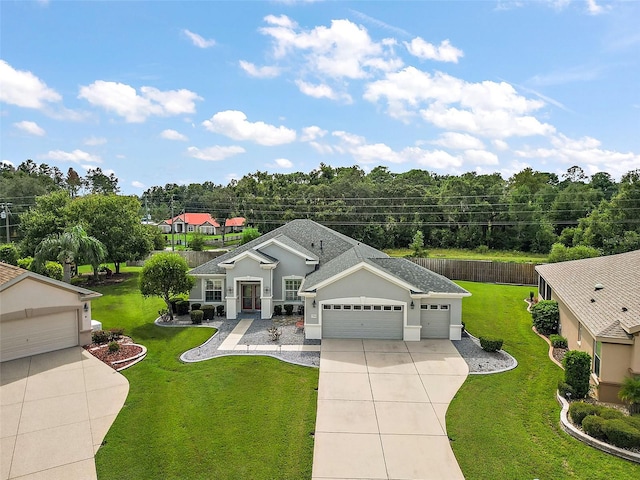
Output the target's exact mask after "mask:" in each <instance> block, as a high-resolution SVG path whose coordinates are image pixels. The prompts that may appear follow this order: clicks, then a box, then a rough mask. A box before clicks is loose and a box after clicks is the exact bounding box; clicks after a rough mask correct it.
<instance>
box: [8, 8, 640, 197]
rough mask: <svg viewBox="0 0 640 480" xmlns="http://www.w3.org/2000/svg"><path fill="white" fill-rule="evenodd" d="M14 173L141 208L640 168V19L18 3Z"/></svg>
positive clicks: (612, 11) (521, 12) (11, 38)
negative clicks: (320, 187)
mask: <svg viewBox="0 0 640 480" xmlns="http://www.w3.org/2000/svg"><path fill="white" fill-rule="evenodd" d="M0 9H1V10H0V16H1V19H0V22H1V24H0V27H1V44H2V48H1V50H0V58H1V62H0V82H1V84H0V100H1V105H0V121H1V122H2V123H1V127H2V128H1V142H2V145H1V147H0V160H2V161H5V162H11V163H12V164H14V165H16V166H17V165H18V164H19V163H21V162H22V161H24V160H26V159H27V158H31V159H33V160H34V161H36V162H38V163H42V162H44V163H48V164H49V165H52V166H53V165H55V166H58V167H59V168H60V169H61V170H62V171H63V172H66V171H67V170H68V168H69V167H73V168H74V169H76V170H77V171H78V172H79V173H80V174H84V173H85V172H86V169H87V168H94V167H100V168H102V169H103V170H104V171H106V172H108V173H110V172H114V173H115V175H116V176H117V177H118V178H119V180H120V187H121V190H122V192H123V193H127V194H140V193H142V192H143V191H144V190H145V189H146V188H148V187H151V186H153V185H164V184H166V183H192V182H197V183H199V182H203V181H213V182H215V183H220V184H226V183H228V182H229V181H230V180H231V179H233V178H240V177H242V176H243V175H244V174H246V173H250V172H255V171H256V170H261V171H269V172H282V173H287V172H293V171H304V172H308V171H310V170H312V169H314V168H317V167H318V165H319V164H320V163H321V162H323V163H325V164H329V165H332V166H335V167H337V166H351V165H355V164H357V165H360V166H361V167H362V168H363V169H365V170H367V171H368V170H370V169H372V168H373V167H375V166H377V165H384V166H387V167H388V168H389V169H390V170H391V171H392V172H403V171H407V170H410V169H412V168H422V169H426V170H429V171H432V172H436V173H442V174H445V173H451V174H459V173H464V172H468V171H476V172H478V173H493V172H500V173H501V174H502V175H503V177H504V178H508V177H509V176H510V175H512V174H513V173H515V172H517V171H520V170H522V169H523V168H525V167H527V166H530V167H532V168H534V169H536V170H541V171H550V172H556V173H558V174H559V175H561V174H562V173H564V172H565V171H566V170H567V168H569V167H571V166H573V165H579V166H581V167H582V168H583V169H584V170H585V172H586V173H587V174H593V173H595V172H597V171H607V172H609V173H611V174H612V175H613V176H614V177H616V178H620V176H621V175H622V174H624V173H626V172H627V171H629V170H631V169H635V168H640V80H639V79H640V29H638V25H639V24H640V2H636V1H612V2H604V1H602V0H589V1H577V0H575V1H570V0H555V1H537V2H527V1H475V2H444V1H442V2H431V1H420V2H418V1H413V2H401V1H394V2H383V1H375V2H367V1H359V2H333V1H326V2H323V1H292V0H289V1H263V2H244V1H237V2H213V1H212V2H160V1H156V2H126V1H113V2H70V1H49V2H47V1H33V2H32V1H16V2H13V1H2V2H1V4H0Z"/></svg>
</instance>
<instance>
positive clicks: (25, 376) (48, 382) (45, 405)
mask: <svg viewBox="0 0 640 480" xmlns="http://www.w3.org/2000/svg"><path fill="white" fill-rule="evenodd" d="M0 380H1V382H0V383H1V386H0V464H1V465H2V466H1V470H0V472H1V475H2V476H1V478H2V480H5V479H9V478H20V479H21V480H22V479H29V480H36V479H38V480H40V479H42V480H44V479H47V480H52V479H65V480H73V479H78V480H86V479H95V478H96V468H95V462H94V454H95V452H96V451H97V450H98V448H99V447H100V444H101V443H102V440H103V439H104V436H105V435H106V434H107V431H108V430H109V427H111V424H112V423H113V421H114V420H115V418H116V416H117V415H118V413H119V412H120V409H121V408H122V406H123V405H124V401H125V399H126V398H127V394H128V392H129V382H128V381H127V379H126V378H125V377H123V376H122V375H121V374H119V373H118V372H116V371H115V370H113V369H111V368H109V367H108V366H107V365H105V364H104V363H102V362H101V361H100V360H98V359H96V358H95V357H93V356H92V355H90V354H88V353H87V352H85V351H84V350H83V349H82V348H80V347H73V348H67V349H64V350H58V351H56V352H50V353H44V354H42V355H35V356H33V357H27V358H21V359H18V360H12V361H9V362H3V363H1V364H0Z"/></svg>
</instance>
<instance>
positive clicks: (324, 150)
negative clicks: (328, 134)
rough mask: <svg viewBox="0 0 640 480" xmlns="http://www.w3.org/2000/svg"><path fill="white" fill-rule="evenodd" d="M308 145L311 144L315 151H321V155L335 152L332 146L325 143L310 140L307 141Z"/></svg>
mask: <svg viewBox="0 0 640 480" xmlns="http://www.w3.org/2000/svg"><path fill="white" fill-rule="evenodd" d="M309 145H311V148H313V149H314V150H315V151H316V152H318V153H321V154H322V155H329V154H332V153H334V152H335V150H334V148H333V147H332V146H331V145H327V144H326V143H320V142H315V141H311V142H309Z"/></svg>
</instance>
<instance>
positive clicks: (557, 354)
mask: <svg viewBox="0 0 640 480" xmlns="http://www.w3.org/2000/svg"><path fill="white" fill-rule="evenodd" d="M568 351H569V349H567V348H554V349H553V358H555V359H556V361H557V362H560V365H562V359H563V358H564V356H565V354H566V353H567V352H568Z"/></svg>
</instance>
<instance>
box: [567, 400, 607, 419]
mask: <svg viewBox="0 0 640 480" xmlns="http://www.w3.org/2000/svg"><path fill="white" fill-rule="evenodd" d="M599 411H600V407H598V406H597V405H593V404H591V403H585V402H573V403H572V404H571V405H569V417H570V418H571V421H572V422H573V423H575V424H576V425H582V421H583V420H584V418H585V417H587V416H589V415H597V414H598V412H599Z"/></svg>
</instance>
